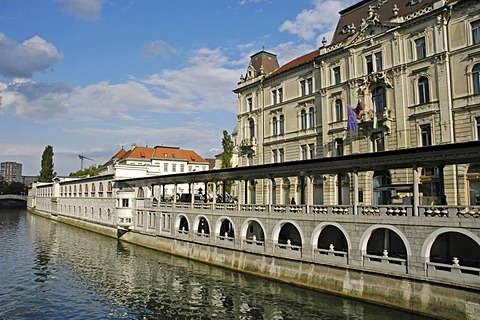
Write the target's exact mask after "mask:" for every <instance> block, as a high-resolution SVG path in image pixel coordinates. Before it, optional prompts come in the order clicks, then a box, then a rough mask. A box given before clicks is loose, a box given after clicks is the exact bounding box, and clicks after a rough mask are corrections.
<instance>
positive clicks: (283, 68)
mask: <svg viewBox="0 0 480 320" xmlns="http://www.w3.org/2000/svg"><path fill="white" fill-rule="evenodd" d="M319 55H320V50H318V49H317V50H314V51H312V52H309V53H307V54H305V55H303V56H301V57H299V58H296V59H294V60H292V61H290V62H287V63H286V64H284V65H283V66H281V67H280V68H278V69H277V70H275V71H274V72H272V74H270V75H269V77H271V76H274V75H277V74H280V73H282V72H284V71H287V70H290V69H292V68H295V67H298V66H299V65H302V64H305V63H308V62H311V61H313V60H314V59H315V58H316V57H318V56H319Z"/></svg>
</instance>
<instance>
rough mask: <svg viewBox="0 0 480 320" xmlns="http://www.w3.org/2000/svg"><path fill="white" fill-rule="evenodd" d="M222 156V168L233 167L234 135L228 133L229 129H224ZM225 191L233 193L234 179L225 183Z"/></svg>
mask: <svg viewBox="0 0 480 320" xmlns="http://www.w3.org/2000/svg"><path fill="white" fill-rule="evenodd" d="M222 147H223V152H222V157H221V158H220V159H221V164H220V166H221V168H222V169H224V168H231V167H232V157H233V141H232V137H231V136H230V134H229V133H228V131H227V130H223V138H222ZM225 191H226V192H228V193H231V191H232V181H227V182H226V183H225Z"/></svg>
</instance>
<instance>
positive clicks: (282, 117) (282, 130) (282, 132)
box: [279, 114, 285, 134]
mask: <svg viewBox="0 0 480 320" xmlns="http://www.w3.org/2000/svg"><path fill="white" fill-rule="evenodd" d="M279 132H280V134H284V133H285V117H284V115H283V114H282V115H281V116H280V130H279Z"/></svg>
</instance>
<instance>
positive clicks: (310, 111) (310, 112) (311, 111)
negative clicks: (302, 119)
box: [308, 107, 315, 128]
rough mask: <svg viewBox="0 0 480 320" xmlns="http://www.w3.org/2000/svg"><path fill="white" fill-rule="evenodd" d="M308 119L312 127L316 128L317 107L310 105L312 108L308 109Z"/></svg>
mask: <svg viewBox="0 0 480 320" xmlns="http://www.w3.org/2000/svg"><path fill="white" fill-rule="evenodd" d="M308 118H309V119H308V121H309V125H310V128H314V127H315V108H314V107H310V109H308Z"/></svg>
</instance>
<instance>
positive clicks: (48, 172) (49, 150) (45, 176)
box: [38, 146, 57, 182]
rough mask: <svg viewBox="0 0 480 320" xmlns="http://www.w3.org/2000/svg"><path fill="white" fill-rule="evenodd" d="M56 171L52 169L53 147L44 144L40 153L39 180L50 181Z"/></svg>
mask: <svg viewBox="0 0 480 320" xmlns="http://www.w3.org/2000/svg"><path fill="white" fill-rule="evenodd" d="M56 175H57V173H56V172H55V171H54V170H53V147H52V146H46V147H45V150H44V151H43V154H42V162H41V169H40V175H39V176H38V181H39V182H52V180H53V178H55V176H56Z"/></svg>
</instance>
